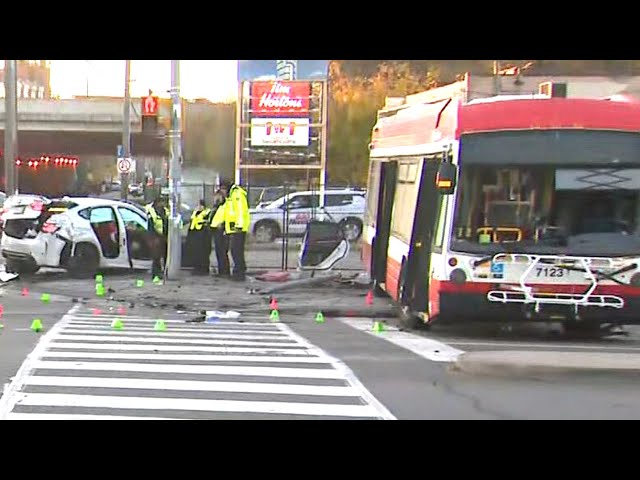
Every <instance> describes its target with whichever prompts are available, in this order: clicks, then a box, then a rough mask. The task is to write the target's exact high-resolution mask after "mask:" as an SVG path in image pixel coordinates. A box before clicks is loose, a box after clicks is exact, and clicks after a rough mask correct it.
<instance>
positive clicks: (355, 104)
mask: <svg viewBox="0 0 640 480" xmlns="http://www.w3.org/2000/svg"><path fill="white" fill-rule="evenodd" d="M343 67H344V63H343V62H342V61H332V62H331V64H330V67H329V89H330V96H329V132H328V149H327V152H328V156H327V169H328V178H329V181H330V182H331V183H348V184H355V185H364V184H366V180H367V169H368V164H369V147H368V145H369V142H370V141H371V131H372V129H373V126H374V125H375V122H376V119H377V111H378V110H379V109H380V108H382V107H383V106H384V103H385V98H386V97H388V96H404V95H409V94H412V93H417V92H421V91H424V90H428V89H430V88H433V87H435V86H437V82H436V79H437V77H438V73H437V71H434V72H427V73H426V74H417V73H416V72H415V71H413V70H412V69H411V66H410V65H409V63H408V62H384V63H381V64H379V65H378V68H377V70H376V71H375V73H374V74H373V75H369V76H359V75H356V76H348V75H346V73H345V72H344V68H343Z"/></svg>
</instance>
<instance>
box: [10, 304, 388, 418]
mask: <svg viewBox="0 0 640 480" xmlns="http://www.w3.org/2000/svg"><path fill="white" fill-rule="evenodd" d="M94 313H96V312H91V310H88V309H86V308H82V307H74V308H73V309H72V310H71V311H70V312H69V314H67V315H66V316H65V317H64V318H63V319H62V320H61V321H60V322H58V324H56V325H55V326H54V327H53V328H52V329H51V330H50V331H49V332H48V333H47V334H46V335H45V336H44V337H43V338H42V339H41V341H40V343H39V344H38V346H37V347H36V348H35V350H34V351H33V352H32V354H31V355H30V356H29V357H28V358H27V359H26V360H25V362H24V364H23V365H22V367H21V368H20V370H19V372H18V373H17V375H16V376H15V377H14V379H13V380H12V382H11V384H10V385H9V387H8V389H7V391H6V392H5V394H4V396H3V397H2V399H0V419H9V420H10V419H17V420H28V419H34V420H40V419H44V420H46V419H53V420H55V419H70V420H72V419H78V420H82V419H104V420H112V419H113V420H115V419H122V420H129V419H131V420H136V419H141V420H148V419H176V420H180V419H244V418H247V419H280V418H282V419H286V418H301V419H307V418H309V419H316V418H317V419H326V418H329V419H333V418H335V419H340V418H342V419H394V417H393V415H392V414H391V413H390V412H389V411H388V410H387V409H386V408H385V407H384V406H383V405H382V404H380V403H379V402H378V401H377V400H376V399H375V398H374V397H373V395H372V394H371V393H370V392H369V391H368V390H367V389H366V388H365V387H364V386H363V385H362V384H361V383H360V382H359V381H358V380H357V378H355V376H354V375H353V373H352V372H351V371H350V370H349V369H348V368H347V367H346V365H344V364H343V363H342V362H340V361H339V360H337V359H335V358H333V357H331V356H330V355H328V354H327V353H325V352H323V351H322V350H320V349H319V348H317V347H315V346H313V345H311V344H310V343H309V342H307V341H306V340H305V339H304V338H302V337H300V336H299V335H297V334H296V333H295V332H293V331H292V330H291V329H290V328H289V327H288V326H286V325H284V324H282V323H278V322H276V323H271V322H260V321H253V320H258V319H251V318H248V319H246V320H249V321H221V322H216V323H214V324H206V323H205V324H192V323H185V321H184V320H181V319H172V318H169V319H166V320H165V324H166V330H165V331H156V330H155V329H154V324H155V322H156V319H154V318H146V317H144V316H139V315H135V316H131V317H129V316H126V315H122V316H118V315H115V314H111V313H98V314H94ZM115 318H120V319H122V321H123V323H124V327H123V329H122V330H114V329H112V328H111V323H112V321H113V320H114V319H115Z"/></svg>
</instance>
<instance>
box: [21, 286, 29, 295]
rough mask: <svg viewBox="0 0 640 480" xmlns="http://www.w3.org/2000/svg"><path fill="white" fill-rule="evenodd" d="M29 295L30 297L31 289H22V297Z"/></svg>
mask: <svg viewBox="0 0 640 480" xmlns="http://www.w3.org/2000/svg"><path fill="white" fill-rule="evenodd" d="M27 295H29V289H28V288H27V287H24V288H23V289H22V296H23V297H26V296H27Z"/></svg>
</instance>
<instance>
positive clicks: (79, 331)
mask: <svg viewBox="0 0 640 480" xmlns="http://www.w3.org/2000/svg"><path fill="white" fill-rule="evenodd" d="M106 331H107V329H106V328H105V329H103V330H92V329H87V328H80V327H67V328H65V329H64V331H63V332H62V334H63V335H66V334H67V332H69V333H70V334H73V335H100V334H101V333H102V334H104V333H105V332H106ZM109 334H110V335H114V336H116V337H118V336H126V335H130V336H134V337H137V336H141V337H144V336H146V337H149V338H150V337H151V336H153V335H162V336H163V337H164V338H211V339H215V338H230V339H235V340H242V339H246V340H286V342H285V341H283V342H282V344H283V345H289V344H291V345H293V344H295V342H292V341H291V339H290V338H289V337H286V336H281V337H274V336H273V335H251V334H248V335H228V334H224V333H223V334H220V333H212V332H206V331H201V332H199V333H181V332H175V331H171V330H166V331H163V332H156V331H154V330H153V328H148V329H145V330H144V331H142V332H136V331H131V330H129V329H127V330H126V331H122V330H115V331H109ZM150 334H151V335H150Z"/></svg>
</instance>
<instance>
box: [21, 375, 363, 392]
mask: <svg viewBox="0 0 640 480" xmlns="http://www.w3.org/2000/svg"><path fill="white" fill-rule="evenodd" d="M26 385H40V386H50V387H87V388H89V387H96V388H127V389H133V390H137V389H140V390H181V391H196V392H197V391H200V392H232V393H271V394H284V395H314V396H324V397H359V396H360V395H361V392H360V391H359V390H358V389H356V388H353V387H351V386H344V387H336V386H324V385H295V384H286V383H284V384H279V383H248V382H203V381H196V380H155V379H146V378H100V377H54V376H51V377H49V376H40V375H36V376H31V377H29V378H28V379H27V380H26Z"/></svg>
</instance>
